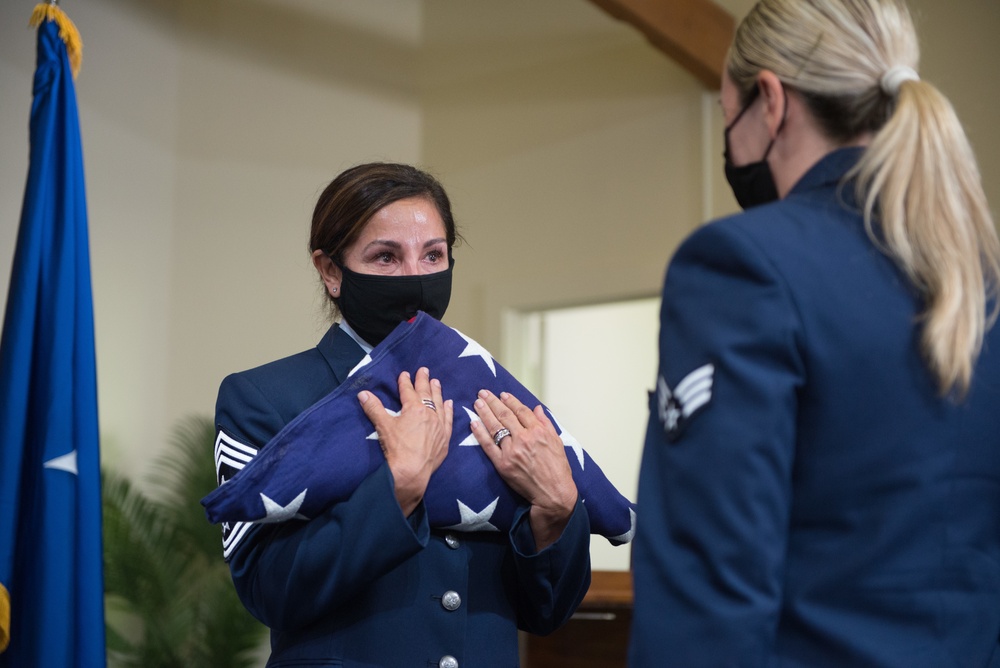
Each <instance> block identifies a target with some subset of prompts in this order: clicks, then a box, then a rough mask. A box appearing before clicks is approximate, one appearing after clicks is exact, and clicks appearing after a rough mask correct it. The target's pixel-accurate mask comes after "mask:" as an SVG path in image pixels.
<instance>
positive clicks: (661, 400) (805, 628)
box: [630, 149, 1000, 668]
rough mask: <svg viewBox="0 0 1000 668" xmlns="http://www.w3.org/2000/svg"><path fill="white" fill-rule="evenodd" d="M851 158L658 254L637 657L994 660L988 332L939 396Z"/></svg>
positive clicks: (685, 661)
mask: <svg viewBox="0 0 1000 668" xmlns="http://www.w3.org/2000/svg"><path fill="white" fill-rule="evenodd" d="M859 155H860V153H859V149H844V150H840V151H835V152H834V153H832V154H830V155H828V156H827V157H826V158H824V159H823V160H821V161H820V162H819V163H818V164H817V165H815V166H814V167H813V168H812V169H811V170H810V171H809V172H808V173H807V174H806V175H805V176H804V177H803V178H802V179H801V181H800V182H799V183H798V184H797V185H796V186H795V187H794V188H793V190H792V191H791V192H790V193H789V195H788V196H787V197H786V198H784V199H783V200H781V201H780V202H776V203H774V204H770V205H767V206H761V207H758V208H754V209H751V210H749V211H747V212H745V213H742V214H740V215H736V216H733V217H730V218H727V219H724V220H721V221H718V222H715V223H712V224H709V225H706V226H705V227H703V228H701V229H699V230H697V231H696V232H695V233H694V234H692V235H691V237H690V238H689V239H687V240H686V241H685V242H684V243H683V244H682V246H681V247H680V249H679V250H678V251H677V253H676V255H675V256H674V258H673V260H672V261H671V263H670V266H669V269H668V271H667V276H666V280H665V285H664V289H663V305H662V311H661V318H660V323H661V332H660V339H659V348H660V362H659V376H660V378H661V379H662V380H661V381H660V384H659V385H658V391H657V393H656V394H654V395H653V396H652V397H651V406H650V408H651V418H650V421H649V428H648V431H647V436H646V443H645V449H644V453H643V458H642V466H641V474H640V480H639V507H640V508H641V509H642V511H641V513H640V515H639V524H638V530H637V534H636V540H635V543H634V552H633V558H634V575H635V590H636V591H635V621H634V627H633V637H632V646H631V654H630V657H631V663H632V665H633V666H643V667H645V666H650V667H653V666H655V667H657V668H660V667H662V666H684V667H689V666H838V667H840V666H900V667H907V668H916V667H919V666H933V667H934V668H941V667H944V666H987V665H998V664H1000V655H998V651H997V649H998V638H1000V328H993V329H992V330H991V331H990V332H989V333H988V335H987V339H986V343H985V347H984V351H983V354H982V356H981V358H980V359H979V362H978V365H977V367H976V370H975V377H974V379H973V385H972V389H971V392H970V393H969V395H968V397H967V398H966V399H965V400H964V401H962V402H956V401H952V400H949V399H946V398H941V397H940V396H939V395H938V391H937V388H936V383H935V380H934V378H933V377H932V375H931V374H930V372H929V371H928V369H927V367H926V365H925V363H924V362H923V360H922V358H921V355H920V351H919V336H920V331H919V320H918V313H919V311H920V310H921V308H922V306H921V302H920V299H919V298H918V296H917V295H916V294H915V291H914V290H913V289H912V288H911V287H910V285H909V284H908V282H907V280H906V279H905V278H904V277H903V276H902V275H901V274H900V272H899V271H898V270H897V268H896V267H895V266H894V265H893V263H892V262H891V261H890V260H889V259H888V258H887V257H886V256H884V255H883V254H881V253H880V252H879V251H878V250H877V249H876V247H875V246H874V245H873V243H872V242H871V241H870V239H869V238H868V236H867V235H866V233H865V230H864V226H863V222H862V218H861V216H860V215H859V213H858V211H857V207H856V206H854V205H853V203H852V202H853V194H852V192H851V190H850V188H848V189H845V190H842V189H840V188H838V184H839V182H840V180H841V178H842V177H843V176H844V174H845V173H846V172H847V170H848V169H849V168H850V167H851V166H852V165H853V164H854V163H855V161H856V160H857V158H858V156H859ZM696 371H697V373H695V374H694V375H692V374H693V372H696ZM685 379H687V380H688V382H687V383H685V382H683V381H684V380H685Z"/></svg>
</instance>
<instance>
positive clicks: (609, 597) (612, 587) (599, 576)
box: [580, 571, 632, 610]
mask: <svg viewBox="0 0 1000 668" xmlns="http://www.w3.org/2000/svg"><path fill="white" fill-rule="evenodd" d="M631 607H632V573H630V572H629V571H593V572H592V573H591V574H590V589H588V590H587V595H586V596H584V597H583V603H581V604H580V609H581V610H583V609H593V608H631Z"/></svg>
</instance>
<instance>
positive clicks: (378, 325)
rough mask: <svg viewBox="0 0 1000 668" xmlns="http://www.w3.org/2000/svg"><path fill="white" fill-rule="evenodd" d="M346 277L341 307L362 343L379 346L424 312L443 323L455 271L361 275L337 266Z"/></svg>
mask: <svg viewBox="0 0 1000 668" xmlns="http://www.w3.org/2000/svg"><path fill="white" fill-rule="evenodd" d="M337 266H338V267H339V268H340V272H341V274H342V276H343V278H342V279H341V288H340V299H339V300H338V302H337V306H338V308H339V309H340V312H341V314H342V315H343V316H344V319H345V320H347V324H349V325H350V326H351V328H352V329H353V330H354V331H355V332H357V333H358V336H360V337H361V338H362V339H364V340H365V341H367V342H368V343H370V344H372V345H373V346H377V345H378V344H380V343H382V341H383V340H384V339H385V337H387V336H389V334H390V333H391V332H392V330H394V329H395V328H396V325H398V324H399V323H401V322H404V321H406V320H409V319H410V318H412V317H413V316H415V315H416V314H417V311H423V312H425V313H426V314H427V315H429V316H432V317H434V318H436V319H438V320H440V319H441V318H442V317H443V316H444V312H445V311H446V310H447V308H448V302H449V301H450V300H451V270H452V268H453V267H454V266H455V260H454V258H451V259H450V260H449V262H448V268H447V269H445V270H444V271H439V272H435V273H433V274H420V275H414V276H377V275H373V274H359V273H357V272H355V271H351V270H350V269H348V268H347V267H344V266H341V265H337Z"/></svg>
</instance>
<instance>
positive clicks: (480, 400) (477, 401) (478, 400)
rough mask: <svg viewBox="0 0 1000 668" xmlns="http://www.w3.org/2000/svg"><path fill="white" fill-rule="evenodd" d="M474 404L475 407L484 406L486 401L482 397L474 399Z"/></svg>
mask: <svg viewBox="0 0 1000 668" xmlns="http://www.w3.org/2000/svg"><path fill="white" fill-rule="evenodd" d="M474 405H475V407H476V408H486V402H485V401H483V400H482V399H476V403H475V404H474Z"/></svg>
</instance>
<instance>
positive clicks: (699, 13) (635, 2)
mask: <svg viewBox="0 0 1000 668" xmlns="http://www.w3.org/2000/svg"><path fill="white" fill-rule="evenodd" d="M590 1H591V2H593V3H594V4H595V5H597V6H598V7H600V8H601V9H603V10H604V11H606V12H607V13H608V14H610V15H611V16H613V17H615V18H616V19H619V20H622V21H625V22H626V23H628V24H630V25H632V26H633V27H635V28H636V29H637V30H638V31H639V32H641V33H642V34H643V35H645V36H646V39H648V40H649V41H650V42H651V43H652V44H653V45H654V46H656V47H657V48H658V49H660V50H661V51H663V52H664V53H666V54H667V55H668V56H670V57H671V58H673V59H674V60H676V61H677V62H678V63H679V64H680V65H681V67H683V68H684V69H686V70H687V71H688V72H690V73H691V74H693V75H694V76H695V77H696V78H697V79H698V80H699V81H701V82H702V83H703V84H704V85H705V86H707V87H708V88H712V89H717V88H719V86H720V85H721V83H722V67H723V63H724V61H725V58H726V51H727V50H728V49H729V44H730V42H731V41H732V39H733V33H734V31H735V29H736V21H735V19H733V17H732V15H731V14H730V13H729V12H727V11H726V10H725V9H723V8H722V7H720V6H719V5H717V4H715V3H714V2H712V0H590Z"/></svg>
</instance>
